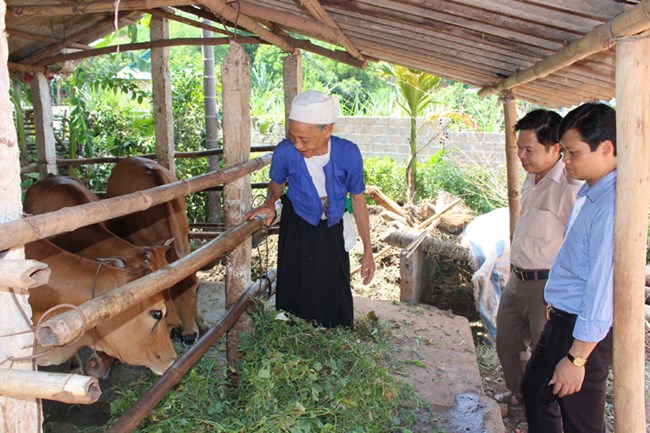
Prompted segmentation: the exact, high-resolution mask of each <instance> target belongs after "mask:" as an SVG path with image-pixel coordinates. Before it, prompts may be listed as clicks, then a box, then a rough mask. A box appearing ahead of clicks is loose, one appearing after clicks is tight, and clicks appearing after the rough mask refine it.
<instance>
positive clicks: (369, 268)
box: [361, 250, 375, 285]
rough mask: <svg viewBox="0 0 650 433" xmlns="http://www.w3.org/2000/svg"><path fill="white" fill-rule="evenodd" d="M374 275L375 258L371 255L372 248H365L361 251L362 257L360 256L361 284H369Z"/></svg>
mask: <svg viewBox="0 0 650 433" xmlns="http://www.w3.org/2000/svg"><path fill="white" fill-rule="evenodd" d="M374 276H375V258H374V257H373V256H372V250H366V251H364V252H363V257H362V258H361V277H362V278H363V284H364V285H368V284H370V282H371V281H372V279H373V277H374Z"/></svg>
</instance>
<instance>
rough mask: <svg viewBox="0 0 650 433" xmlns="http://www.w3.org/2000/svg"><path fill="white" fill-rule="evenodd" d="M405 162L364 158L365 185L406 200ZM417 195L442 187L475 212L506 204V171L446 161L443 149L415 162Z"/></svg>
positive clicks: (430, 195)
mask: <svg viewBox="0 0 650 433" xmlns="http://www.w3.org/2000/svg"><path fill="white" fill-rule="evenodd" d="M405 173H406V164H405V163H397V162H395V161H394V160H393V159H392V158H368V159H365V160H364V174H365V180H366V184H367V185H376V186H378V187H379V188H380V189H381V190H382V191H383V192H384V193H385V194H386V195H388V196H389V197H390V198H392V199H393V200H396V201H406V175H405ZM417 183H418V197H420V198H421V199H431V198H435V197H436V196H437V194H438V191H440V190H444V191H447V192H449V193H451V194H454V195H456V196H459V197H461V198H462V199H463V200H464V201H465V204H467V206H469V207H470V208H471V209H472V210H473V211H474V212H476V214H477V215H480V214H483V213H486V212H489V211H491V210H494V209H496V208H498V207H503V206H507V204H508V202H507V198H506V187H505V186H506V179H505V173H498V172H494V171H493V170H492V169H490V168H487V169H484V168H481V167H478V166H476V167H475V166H460V165H458V164H456V163H454V162H451V161H447V159H446V153H445V151H444V150H441V151H439V152H438V153H437V154H435V155H433V156H432V157H431V159H429V160H428V161H426V162H424V163H418V170H417Z"/></svg>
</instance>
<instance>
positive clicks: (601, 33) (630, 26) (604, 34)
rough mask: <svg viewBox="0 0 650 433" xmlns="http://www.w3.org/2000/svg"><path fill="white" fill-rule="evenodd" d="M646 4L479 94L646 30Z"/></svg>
mask: <svg viewBox="0 0 650 433" xmlns="http://www.w3.org/2000/svg"><path fill="white" fill-rule="evenodd" d="M649 5H650V0H643V2H642V3H639V4H638V5H637V6H635V7H633V8H632V9H629V10H628V11H626V12H624V13H623V14H621V15H619V16H618V17H616V18H614V19H613V20H612V21H610V22H609V23H607V24H603V25H600V26H598V27H596V28H595V29H594V30H592V31H591V32H590V33H588V34H587V35H586V36H584V37H583V38H581V39H579V40H577V41H575V42H573V43H571V44H570V45H568V46H566V47H564V48H562V49H561V50H558V51H557V52H556V53H554V54H552V55H551V56H549V57H547V58H546V59H544V60H542V61H541V62H538V63H536V64H535V65H533V66H532V67H530V68H528V69H525V70H523V71H519V72H517V73H515V74H513V75H511V76H510V77H508V78H506V79H505V80H503V81H501V82H500V83H499V84H497V85H494V86H489V87H485V88H483V89H481V91H480V92H479V95H481V96H487V95H490V94H493V93H495V92H498V91H500V90H505V89H511V88H513V87H515V86H518V85H521V84H524V83H527V82H530V81H533V80H535V79H538V78H543V77H545V76H547V75H549V74H551V73H553V72H555V71H558V70H560V69H562V68H566V67H568V66H570V65H572V64H573V63H575V62H577V61H579V60H581V59H584V58H586V57H588V56H590V55H591V54H594V53H597V52H599V51H603V50H605V49H607V48H609V47H610V46H611V45H612V44H613V43H614V40H613V38H616V37H623V36H630V35H634V34H637V33H640V32H643V31H645V30H647V29H648V28H650V18H649V17H648V15H647V14H646V8H650V6H649Z"/></svg>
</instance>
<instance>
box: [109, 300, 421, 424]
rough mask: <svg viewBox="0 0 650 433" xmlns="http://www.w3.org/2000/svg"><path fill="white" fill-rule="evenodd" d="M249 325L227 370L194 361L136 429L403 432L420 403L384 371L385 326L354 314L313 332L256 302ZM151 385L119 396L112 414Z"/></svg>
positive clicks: (212, 363) (388, 359) (387, 364)
mask: <svg viewBox="0 0 650 433" xmlns="http://www.w3.org/2000/svg"><path fill="white" fill-rule="evenodd" d="M254 323H255V334H254V335H251V336H247V337H245V338H244V339H243V340H242V345H241V350H242V352H243V359H242V361H241V362H240V363H239V365H238V366H237V367H236V368H234V369H228V367H227V365H223V364H222V363H220V362H218V361H217V360H216V358H214V357H212V358H211V357H206V356H204V357H203V359H202V360H201V361H199V362H198V363H197V364H196V365H195V366H194V368H193V369H192V370H191V371H190V372H189V373H188V374H187V375H186V376H185V377H184V378H183V380H182V381H181V383H180V384H179V385H178V386H177V387H176V388H175V389H174V390H172V391H171V392H170V393H169V394H168V395H167V396H166V398H165V399H164V400H163V401H162V402H161V403H160V404H159V405H158V406H157V407H156V409H155V410H154V411H152V413H151V414H150V415H149V417H148V418H147V419H146V420H145V421H144V422H143V423H142V424H141V425H140V427H139V429H138V430H136V431H138V432H142V433H145V432H146V433H157V432H161V433H162V432H170V431H173V432H242V433H243V432H251V433H252V432H269V433H270V432H273V433H279V432H288V433H299V432H305V433H306V432H319V433H320V432H322V433H324V432H349V433H352V432H358V433H366V432H367V433H370V432H403V433H408V432H411V428H412V426H413V425H415V423H416V421H417V418H418V415H417V413H418V411H419V410H420V409H421V408H420V403H419V402H418V400H417V397H416V396H415V394H414V392H413V390H412V388H411V387H410V386H409V385H407V384H405V383H404V382H402V381H400V380H398V379H397V378H396V377H395V376H394V375H392V374H391V367H390V366H391V353H390V346H389V344H388V337H389V335H390V331H389V328H388V326H386V325H384V324H383V323H382V322H380V321H376V320H371V319H369V318H367V317H361V318H359V319H357V321H356V322H355V329H354V330H349V329H323V328H320V327H315V326H312V325H310V324H308V323H305V322H304V321H302V320H300V319H297V318H294V317H287V316H286V315H285V314H284V313H278V312H277V311H275V310H274V309H272V308H270V307H269V306H268V305H265V304H261V305H260V306H259V308H258V309H257V311H256V313H255V314H254ZM154 380H155V377H154V376H153V375H152V376H151V377H150V378H149V379H148V380H146V381H145V382H142V383H138V384H134V385H133V386H131V387H130V388H129V389H127V390H124V391H122V392H120V395H119V397H118V398H117V399H116V400H115V401H113V403H112V405H111V412H112V415H113V416H114V417H115V418H117V417H118V416H119V413H121V412H122V411H124V410H125V409H127V408H128V407H129V406H130V405H131V404H133V402H134V401H135V400H136V399H137V397H138V396H139V395H140V394H141V393H143V392H144V390H146V388H147V387H149V386H150V385H151V383H153V381H154ZM233 382H236V384H234V383H233Z"/></svg>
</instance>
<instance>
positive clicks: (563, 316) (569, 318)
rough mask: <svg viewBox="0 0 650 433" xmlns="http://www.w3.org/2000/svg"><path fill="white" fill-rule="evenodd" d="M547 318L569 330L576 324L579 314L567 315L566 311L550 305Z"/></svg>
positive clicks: (547, 308) (547, 307) (547, 309)
mask: <svg viewBox="0 0 650 433" xmlns="http://www.w3.org/2000/svg"><path fill="white" fill-rule="evenodd" d="M546 318H547V319H548V320H549V321H550V322H553V323H556V324H558V325H560V326H565V327H568V328H573V326H574V325H575V324H576V319H577V318H578V315H577V314H572V313H567V312H566V311H562V310H558V309H557V308H553V307H551V306H550V305H547V306H546Z"/></svg>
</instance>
